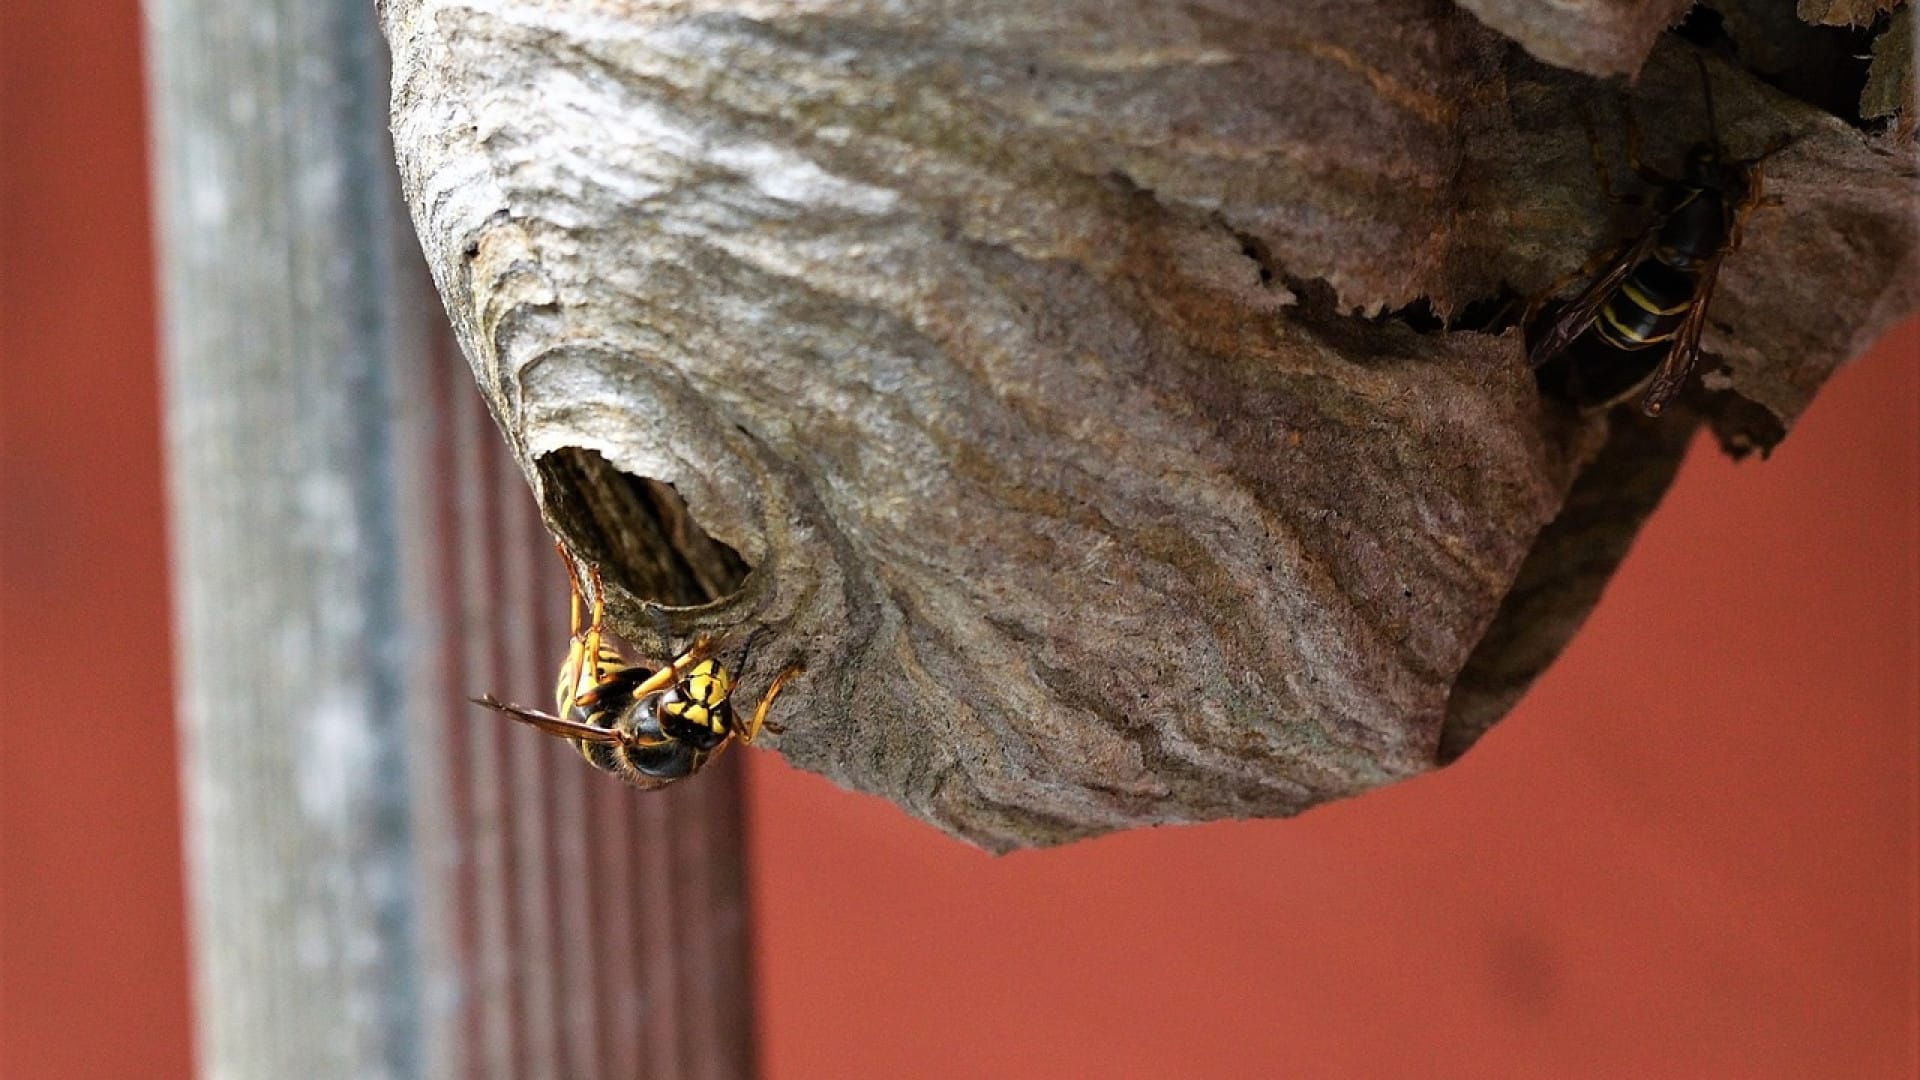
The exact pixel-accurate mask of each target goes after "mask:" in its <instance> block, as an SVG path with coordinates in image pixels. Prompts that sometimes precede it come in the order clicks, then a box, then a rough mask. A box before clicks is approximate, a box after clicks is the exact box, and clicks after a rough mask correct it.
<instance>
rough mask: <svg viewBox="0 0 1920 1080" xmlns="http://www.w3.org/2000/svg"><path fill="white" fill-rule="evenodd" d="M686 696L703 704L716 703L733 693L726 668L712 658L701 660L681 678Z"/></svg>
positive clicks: (731, 682) (731, 681)
mask: <svg viewBox="0 0 1920 1080" xmlns="http://www.w3.org/2000/svg"><path fill="white" fill-rule="evenodd" d="M682 686H683V688H684V692H685V694H686V696H687V697H688V698H689V699H691V700H693V701H698V702H700V703H702V704H704V705H718V704H720V703H721V702H722V701H725V700H727V695H729V694H731V693H733V680H732V679H731V678H730V677H728V675H727V669H726V668H723V667H721V666H720V665H719V664H716V663H714V662H713V661H712V660H702V661H700V662H699V663H698V664H695V665H694V666H693V670H691V671H689V672H687V677H686V678H685V679H684V680H682Z"/></svg>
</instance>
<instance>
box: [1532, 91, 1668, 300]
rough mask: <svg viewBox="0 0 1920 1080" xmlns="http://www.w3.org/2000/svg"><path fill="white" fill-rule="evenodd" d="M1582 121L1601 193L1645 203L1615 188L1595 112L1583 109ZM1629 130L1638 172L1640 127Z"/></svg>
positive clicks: (1629, 153)
mask: <svg viewBox="0 0 1920 1080" xmlns="http://www.w3.org/2000/svg"><path fill="white" fill-rule="evenodd" d="M1627 115H1628V116H1629V117H1631V116H1632V115H1633V113H1632V112H1631V111H1629V112H1628V113H1627ZM1580 122H1581V124H1582V125H1583V126H1585V127H1586V129H1587V154H1588V156H1590V157H1591V158H1593V175H1594V178H1595V179H1596V180H1598V181H1600V194H1602V195H1604V196H1606V197H1607V201H1608V202H1610V203H1624V204H1626V205H1629V206H1638V205H1640V204H1641V203H1644V202H1645V201H1646V200H1645V199H1644V198H1643V197H1641V196H1639V195H1622V194H1621V193H1619V192H1618V191H1615V190H1614V189H1613V175H1612V170H1610V169H1608V168H1607V156H1606V154H1604V153H1602V152H1601V150H1600V131H1599V129H1598V128H1596V127H1594V124H1593V114H1592V113H1590V112H1588V111H1587V110H1585V109H1581V110H1580ZM1627 130H1628V131H1629V132H1630V133H1631V134H1630V135H1629V136H1628V141H1627V146H1628V150H1627V157H1628V159H1629V160H1631V161H1633V162H1635V163H1636V167H1635V169H1634V171H1635V172H1638V171H1639V168H1638V164H1637V163H1638V162H1639V154H1640V149H1639V141H1640V136H1639V134H1638V129H1637V128H1635V127H1633V126H1632V125H1631V124H1629V125H1628V128H1627ZM1565 284H1566V282H1561V285H1562V286H1563V287H1564V286H1565ZM1555 291H1558V290H1555Z"/></svg>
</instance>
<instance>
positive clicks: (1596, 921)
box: [0, 3, 1920, 1080]
mask: <svg viewBox="0 0 1920 1080" xmlns="http://www.w3.org/2000/svg"><path fill="white" fill-rule="evenodd" d="M140 39H141V27H140V20H139V13H138V9H137V7H136V6H135V5H132V4H125V3H113V4H71V5H58V4H38V5H33V4H29V5H25V6H20V5H10V6H8V7H7V8H6V9H5V10H4V11H0V49H3V50H4V56H0V1077H5V1078H6V1080H14V1078H30V1077H31V1078H38V1077H119V1076H136V1075H137V1076H145V1077H157V1076H185V1075H188V1074H189V1073H190V1072H191V1070H192V1068H193V1055H194V1050H193V1037H192V1027H191V1025H192V1022H193V1020H192V1017H193V1003H192V1001H190V993H189V985H190V976H189V970H188V955H189V953H188V947H187V931H186V927H187V915H186V908H185V902H184V899H183V895H184V894H183V870H182V865H183V864H182V853H181V852H182V844H181V812H182V810H181V800H180V795H179V789H178V787H177V775H178V768H177V751H176V730H175V723H174V692H173V689H172V687H173V685H174V682H173V667H172V663H173V652H172V632H173V625H174V624H173V621H172V615H171V609H170V604H171V598H170V592H169V585H168V567H169V560H168V548H167V524H166V523H167V517H166V514H167V510H166V502H165V493H164V489H163V474H164V465H163V461H162V457H161V448H162V431H161V416H162V413H161V404H160V398H159V390H158V387H159V385H160V380H159V374H158V371H159V369H158V366H157V365H158V354H157V345H156V340H157V338H156V325H157V315H156V302H155V278H154V244H153V240H152V221H151V211H150V204H151V196H150V191H149V181H148V175H149V172H148V166H147V150H146V148H147V142H146V140H147V128H146V122H145V115H146V114H145V106H144V74H143V68H142V57H141V40H140ZM1917 553H1920V322H1914V321H1909V322H1908V323H1907V324H1905V325H1904V326H1902V327H1901V328H1900V329H1898V330H1897V331H1896V332H1894V333H1892V334H1891V335H1889V336H1888V337H1887V338H1886V339H1885V340H1883V341H1882V342H1881V343H1880V344H1879V345H1878V346H1877V347H1876V348H1875V349H1874V350H1873V351H1872V353H1871V354H1870V355H1868V356H1866V357H1864V358H1863V359H1861V360H1860V361H1859V362H1857V363H1856V364H1854V365H1853V366H1852V367H1851V368H1849V369H1848V370H1846V371H1845V372H1843V373H1842V374H1841V375H1839V376H1838V377H1837V378H1836V379H1835V380H1834V381H1833V382H1832V383H1831V384H1830V386H1829V387H1828V388H1827V389H1826V390H1825V391H1823V392H1822V395H1821V397H1820V399H1819V400H1818V401H1817V402H1816V404H1815V406H1814V407H1813V409H1812V410H1811V411H1810V412H1809V413H1808V415H1807V416H1806V418H1805V419H1804V421H1803V422H1802V423H1801V424H1800V425H1799V426H1798V427H1796V428H1795V430H1794V432H1793V434H1792V436H1791V437H1790V438H1789V439H1788V440H1787V442H1786V443H1785V444H1784V445H1783V446H1782V447H1781V448H1780V450H1779V451H1778V452H1777V453H1775V455H1774V456H1773V458H1772V460H1770V461H1767V462H1764V463H1762V462H1759V461H1749V462H1746V463H1742V464H1738V465H1736V464H1734V463H1731V462H1729V461H1727V460H1725V459H1724V458H1722V457H1720V456H1719V455H1717V454H1716V453H1714V452H1712V449H1711V447H1709V446H1706V445H1698V446H1696V447H1695V453H1694V454H1693V455H1692V457H1691V458H1690V459H1689V460H1688V462H1687V464H1686V466H1685V467H1684V469H1683V470H1682V472H1681V474H1680V477H1679V480H1678V482H1677V483H1676V484H1675V486H1674V488H1673V490H1672V492H1671V494H1670V495H1669V496H1668V498H1667V501H1666V503H1665V504H1664V505H1663V506H1662V508H1661V509H1660V511H1659V512H1658V513H1657V514H1656V515H1655V516H1654V518H1653V519H1652V521H1651V522H1650V524H1649V525H1648V527H1647V529H1646V531H1645V532H1644V533H1643V534H1642V536H1641V538H1640V540H1639V541H1638V543H1637V544H1636V546H1635V548H1634V550H1633V553H1632V555H1631V556H1630V557H1629V559H1628V560H1627V562H1626V564H1625V566H1624V567H1623V569H1622V570H1621V572H1620V575H1619V576H1618V578H1616V579H1615V581H1614V583H1613V585H1612V587H1611V588H1610V589H1609V591H1608V593H1607V595H1606V597H1605V599H1604V601H1603V602H1602V604H1601V605H1600V607H1599V609H1598V611H1597V612H1596V613H1595V615H1594V616H1593V618H1592V620H1591V621H1590V623H1589V624H1588V626H1587V627H1586V629H1585V631H1584V632H1583V633H1582V634H1581V635H1580V636H1579V638H1578V639H1577V640H1576V641H1575V642H1574V644H1573V646H1572V647H1571V649H1570V650H1569V651H1568V652H1567V654H1566V655H1565V656H1564V657H1563V658H1562V659H1561V660H1560V662H1559V663H1557V664H1556V665H1555V666H1554V668H1553V669H1552V670H1551V671H1550V672H1549V673H1548V675H1547V676H1546V677H1545V678H1544V679H1543V680H1542V681H1541V682H1540V683H1539V684H1538V685H1537V686H1536V687H1535V688H1534V690H1533V691H1532V693H1530V694H1529V695H1528V696H1527V698H1526V699H1525V701H1524V702H1523V703H1522V705H1521V707H1520V708H1519V709H1518V710H1517V711H1516V712H1515V713H1513V714H1512V715H1511V716H1510V717H1508V718H1507V719H1506V720H1505V721H1504V722H1502V724H1501V725H1500V726H1499V727H1498V728H1497V729H1496V730H1495V731H1494V732H1493V733H1492V734H1491V735H1490V736H1488V737H1487V738H1486V739H1485V740H1484V741H1483V742H1482V743H1481V744H1480V745H1479V746H1478V747H1477V748H1476V749H1475V750H1473V751H1472V752H1471V753H1470V754H1469V755H1467V757H1466V758H1465V759H1464V760H1463V761H1461V762H1460V763H1459V764H1458V765H1456V766H1454V767H1452V768H1450V769H1447V770H1445V771H1443V772H1440V773H1437V774H1433V775H1430V776H1428V777H1425V778H1423V779H1420V780H1417V781H1414V782H1410V783H1406V784H1402V785H1400V786H1398V787H1395V788H1392V789H1389V790H1386V791H1383V792H1379V793H1375V794H1372V795H1369V796H1367V797H1365V798H1361V799H1357V800H1353V801H1350V802H1347V803H1343V804H1339V805H1334V806H1329V807H1325V808H1322V809H1319V810H1315V811H1313V812H1311V813H1309V814H1307V815H1305V816H1303V817H1301V818H1299V819H1296V820H1293V821H1287V822H1257V823H1239V824H1220V825H1212V826H1206V827H1198V828H1184V829H1170V830H1159V831H1154V832H1146V833H1136V834H1130V835H1122V836H1115V837H1110V838H1106V839H1102V840H1098V841H1094V842H1090V843H1085V844H1080V845H1076V846H1073V847H1070V848H1066V849H1063V850H1058V851H1051V852H1027V853H1021V854H1016V855H1013V856H1009V857H1004V858H999V859H994V858H989V857H987V856H985V855H982V854H979V853H978V852H975V851H972V850H970V849H967V848H965V847H962V846H960V845H959V844H957V843H955V842H953V841H950V840H947V839H945V838H944V837H942V836H940V835H938V834H936V833H935V832H933V831H932V830H931V829H929V828H926V827H924V826H921V825H919V824H916V823H914V822H912V821H910V820H908V819H906V818H905V817H903V816H902V815H901V814H899V813H898V812H896V811H894V810H893V809H892V808H890V807H888V806H886V805H884V804H881V803H879V802H877V801H875V800H872V799H869V798H865V797H862V796H857V795H853V794H849V793H845V792H842V791H839V790H837V789H835V788H833V787H832V786H831V785H830V784H828V783H827V782H825V781H823V780H821V779H820V778H818V777H813V776H809V775H805V774H801V773H798V772H795V771H793V770H791V769H788V768H786V767H785V766H784V765H783V764H782V763H781V762H780V760H779V759H778V758H777V757H776V756H774V755H772V754H768V753H747V754H742V755H739V756H741V757H744V758H746V759H748V764H747V768H746V770H745V786H746V793H747V797H746V810H747V813H746V832H745V837H746V851H747V860H746V866H747V872H748V875H749V883H750V898H751V912H752V915H751V939H752V941H753V943H754V947H753V952H752V962H753V971H752V976H751V978H752V988H753V989H752V994H753V1002H752V1004H753V1006H754V1008H753V1010H752V1013H751V1014H752V1015H753V1016H754V1021H753V1023H754V1025H755V1032H756V1034H757V1036H758V1049H757V1056H758V1061H759V1065H760V1068H761V1070H762V1072H763V1073H764V1074H765V1075H768V1076H771V1077H778V1078H800V1077H822V1076H920V1077H931V1076H956V1077H958V1076H982V1075H993V1076H1055V1075H1062V1074H1067V1075H1100V1076H1116V1077H1120V1076H1194V1077H1199V1076H1205V1077H1228V1076H1247V1075H1257V1074H1262V1073H1265V1074H1275V1073H1284V1074H1287V1075H1302V1076H1385V1075H1409V1074H1411V1075H1425V1076H1470V1075H1552V1076H1618V1075H1635V1076H1674V1077H1696V1076H1742V1077H1772V1076H1779V1077H1803V1076H1808V1075H1825V1076H1848V1077H1904V1076H1913V1075H1915V1074H1916V1070H1917V1069H1920V1051H1917V1050H1916V1046H1917V1040H1920V996H1917V995H1920V989H1917V988H1920V884H1917V877H1920V837H1917V835H1916V833H1917V831H1920V761H1917V759H1920V555H1917ZM559 599H560V597H559V596H558V595H548V594H546V593H544V592H543V593H542V594H541V599H540V603H542V604H543V605H545V606H548V607H551V606H554V605H557V604H558V602H559ZM549 625H551V620H549ZM554 645H555V648H556V649H557V640H556V641H555V643H554ZM256 719H257V722H258V723H259V724H262V725H269V724H272V723H274V719H275V718H274V717H272V716H260V717H257V718H256ZM711 1019H712V1022H716V1023H724V1022H726V1020H727V1018H726V1017H725V1016H720V1017H715V1018H711Z"/></svg>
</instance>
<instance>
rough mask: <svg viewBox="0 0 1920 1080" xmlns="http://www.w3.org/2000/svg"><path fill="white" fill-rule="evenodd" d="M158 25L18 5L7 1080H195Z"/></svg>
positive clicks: (5, 219) (8, 363) (13, 146)
mask: <svg viewBox="0 0 1920 1080" xmlns="http://www.w3.org/2000/svg"><path fill="white" fill-rule="evenodd" d="M139 34H140V13H139V8H138V5H136V4H134V3H131V2H121V3H110V4H109V3H93V2H74V3H59V2H51V3H39V4H35V3H27V4H7V5H6V6H5V8H4V10H0V50H4V55H0V80H4V82H0V1077H4V1078H5V1080H14V1078H16V1077H18V1078H29V1077H31V1078H40V1077H50V1078H58V1080H89V1078H92V1077H132V1076H139V1077H167V1076H184V1075H186V1074H187V1072H188V1069H189V1060H190V1050H189V1042H190V1040H189V1028H188V1021H187V966H186V964H187V960H186V944H185V937H184V926H185V915H184V913H183V909H182V900H181V872H180V824H179V819H180V806H179V798H178V795H177V793H176V789H175V776H174V732H173V704H172V696H171V695H172V672H171V660H170V657H169V654H168V631H169V627H168V614H167V577H166V571H167V566H166V553H165V548H164V541H163V528H164V525H163V522H164V520H165V504H164V502H163V499H162V495H161V486H160V485H161V464H160V421H159V402H158V392H157V389H156V374H155V349H154V302H153V298H152V288H153V272H152V268H151V263H152V257H153V255H152V243H151V240H150V234H149V230H148V205H147V186H146V153H145V140H146V128H145V115H144V112H143V106H142V86H141V83H142V78H143V76H142V72H141V66H140V51H139Z"/></svg>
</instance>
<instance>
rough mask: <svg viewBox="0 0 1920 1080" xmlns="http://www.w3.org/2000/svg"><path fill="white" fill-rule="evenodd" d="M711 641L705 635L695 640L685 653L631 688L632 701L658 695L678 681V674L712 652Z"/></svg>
mask: <svg viewBox="0 0 1920 1080" xmlns="http://www.w3.org/2000/svg"><path fill="white" fill-rule="evenodd" d="M712 644H713V642H712V639H711V638H709V637H707V636H706V635H705V634H702V635H700V636H699V637H697V638H695V639H694V641H693V644H691V645H689V646H687V651H686V652H683V653H681V654H680V655H679V656H678V657H675V658H674V660H673V662H672V663H670V664H668V665H667V666H666V667H663V668H661V669H660V670H659V671H656V672H654V673H653V674H652V675H651V676H649V677H648V679H647V681H646V682H643V683H641V684H640V685H639V686H636V687H634V688H633V700H635V701H639V700H640V699H641V698H643V697H646V696H647V695H648V694H654V693H658V692H660V691H662V690H665V689H666V688H667V687H669V686H672V685H673V684H675V683H677V682H679V681H680V673H681V672H683V671H685V670H686V669H688V668H690V667H692V666H693V665H695V664H697V663H699V662H700V661H702V660H705V659H706V658H707V655H708V654H709V653H711V652H712V651H713V650H712Z"/></svg>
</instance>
